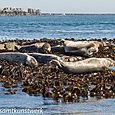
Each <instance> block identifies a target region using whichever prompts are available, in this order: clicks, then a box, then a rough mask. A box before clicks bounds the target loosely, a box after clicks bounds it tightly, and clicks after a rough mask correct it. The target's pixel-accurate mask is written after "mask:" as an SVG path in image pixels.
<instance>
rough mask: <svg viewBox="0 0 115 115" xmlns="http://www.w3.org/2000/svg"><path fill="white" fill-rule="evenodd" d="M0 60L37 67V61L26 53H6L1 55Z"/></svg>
mask: <svg viewBox="0 0 115 115" xmlns="http://www.w3.org/2000/svg"><path fill="white" fill-rule="evenodd" d="M0 60H6V61H9V62H16V63H19V64H27V65H29V66H37V65H38V62H37V61H36V59H35V58H34V57H32V56H30V55H28V54H26V53H19V52H5V53H0Z"/></svg>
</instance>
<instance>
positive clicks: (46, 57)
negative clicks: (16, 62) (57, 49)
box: [28, 53, 61, 64]
mask: <svg viewBox="0 0 115 115" xmlns="http://www.w3.org/2000/svg"><path fill="white" fill-rule="evenodd" d="M28 54H29V55H30V56H32V57H34V58H35V59H36V60H37V61H38V62H39V63H44V64H46V63H48V62H50V61H51V60H53V59H55V60H60V59H61V57H59V56H57V55H54V54H42V53H28Z"/></svg>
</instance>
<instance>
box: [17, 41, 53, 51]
mask: <svg viewBox="0 0 115 115" xmlns="http://www.w3.org/2000/svg"><path fill="white" fill-rule="evenodd" d="M16 49H17V50H18V51H19V52H28V53H32V52H40V53H49V52H50V51H51V46H50V44H49V43H35V44H31V45H24V46H16Z"/></svg>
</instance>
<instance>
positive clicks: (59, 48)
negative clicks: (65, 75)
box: [51, 45, 64, 54]
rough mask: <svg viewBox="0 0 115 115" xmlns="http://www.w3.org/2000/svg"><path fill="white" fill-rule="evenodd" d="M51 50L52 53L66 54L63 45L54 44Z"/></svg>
mask: <svg viewBox="0 0 115 115" xmlns="http://www.w3.org/2000/svg"><path fill="white" fill-rule="evenodd" d="M51 51H52V53H55V52H59V53H63V54H64V46H63V45H57V46H53V47H51Z"/></svg>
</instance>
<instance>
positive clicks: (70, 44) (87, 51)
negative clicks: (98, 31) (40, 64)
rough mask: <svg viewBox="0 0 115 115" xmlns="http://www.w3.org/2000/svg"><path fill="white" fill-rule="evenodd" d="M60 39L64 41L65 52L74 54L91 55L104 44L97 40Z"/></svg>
mask: <svg viewBox="0 0 115 115" xmlns="http://www.w3.org/2000/svg"><path fill="white" fill-rule="evenodd" d="M62 41H63V42H64V50H65V53H72V54H76V55H77V54H78V55H91V54H92V53H93V52H98V48H99V47H100V46H104V45H105V44H104V43H103V42H99V41H70V40H62Z"/></svg>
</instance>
